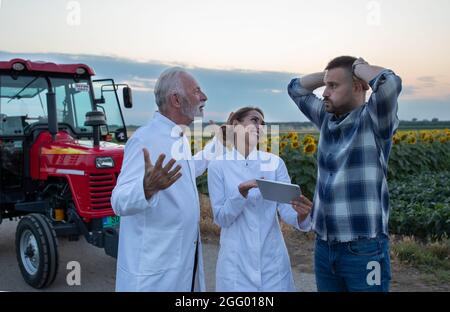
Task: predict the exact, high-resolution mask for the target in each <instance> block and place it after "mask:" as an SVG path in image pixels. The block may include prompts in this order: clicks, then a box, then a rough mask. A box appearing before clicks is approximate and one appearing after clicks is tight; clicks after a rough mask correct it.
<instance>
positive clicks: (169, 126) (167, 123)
mask: <svg viewBox="0 0 450 312" xmlns="http://www.w3.org/2000/svg"><path fill="white" fill-rule="evenodd" d="M153 119H154V120H155V121H156V122H158V123H159V124H160V125H161V126H162V127H163V129H164V130H167V131H168V132H170V133H171V135H172V136H173V137H177V136H182V135H183V128H182V127H180V126H179V125H177V124H176V123H174V122H173V121H172V120H170V119H169V118H167V117H166V116H164V115H163V114H161V113H160V112H158V111H156V112H155V114H154V115H153Z"/></svg>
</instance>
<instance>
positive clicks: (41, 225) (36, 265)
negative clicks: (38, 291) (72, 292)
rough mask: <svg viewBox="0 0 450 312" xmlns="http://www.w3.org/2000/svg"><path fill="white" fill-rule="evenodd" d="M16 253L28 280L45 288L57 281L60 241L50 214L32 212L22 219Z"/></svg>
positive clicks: (35, 286)
mask: <svg viewBox="0 0 450 312" xmlns="http://www.w3.org/2000/svg"><path fill="white" fill-rule="evenodd" d="M16 256H17V262H18V263H19V268H20V271H21V273H22V276H23V278H24V279H25V282H27V284H29V285H30V286H32V287H34V288H44V287H47V286H49V285H50V284H52V283H53V281H54V280H55V277H56V274H57V272H58V241H57V238H56V233H55V230H54V229H53V227H52V225H51V223H50V221H49V220H48V218H47V217H46V216H44V215H42V214H38V213H32V214H29V215H27V216H25V217H23V218H22V219H21V220H20V222H19V224H18V225H17V230H16Z"/></svg>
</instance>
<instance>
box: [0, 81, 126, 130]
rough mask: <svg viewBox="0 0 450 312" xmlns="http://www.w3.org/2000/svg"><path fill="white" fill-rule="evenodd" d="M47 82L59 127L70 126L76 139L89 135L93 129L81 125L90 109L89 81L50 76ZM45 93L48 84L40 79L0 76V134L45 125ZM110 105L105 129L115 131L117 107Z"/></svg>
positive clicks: (117, 116)
mask: <svg viewBox="0 0 450 312" xmlns="http://www.w3.org/2000/svg"><path fill="white" fill-rule="evenodd" d="M50 82H51V85H52V88H53V91H54V93H55V95H56V112H57V120H58V124H60V125H61V124H64V125H66V126H67V125H68V126H70V128H71V130H72V131H73V132H75V134H76V135H77V136H80V137H83V136H86V137H89V136H91V135H92V128H91V127H87V126H84V122H85V119H86V113H87V112H90V111H92V110H93V93H92V92H91V91H92V90H91V87H92V84H91V82H90V80H89V79H86V78H85V79H82V78H80V79H79V80H77V81H75V80H74V79H73V78H69V77H67V78H66V77H61V78H60V77H52V78H50ZM47 92H48V83H47V81H46V79H45V78H43V77H38V76H23V75H19V76H18V77H11V76H10V75H0V135H3V136H8V135H23V133H24V131H26V128H27V127H31V126H32V125H34V124H36V125H37V124H46V123H47V118H48V114H47V98H46V94H47ZM111 106H114V107H110V108H109V110H108V113H109V114H111V116H107V120H109V119H111V121H112V124H111V125H109V127H108V128H113V129H111V130H114V129H115V128H117V127H118V125H117V123H118V120H117V119H119V117H120V116H121V114H120V108H119V106H118V105H111ZM111 110H112V111H111ZM109 117H111V118H109ZM108 124H109V122H108ZM121 124H122V126H123V123H121ZM119 125H120V123H119ZM105 131H107V129H102V133H105Z"/></svg>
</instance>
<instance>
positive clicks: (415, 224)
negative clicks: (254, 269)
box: [191, 129, 450, 238]
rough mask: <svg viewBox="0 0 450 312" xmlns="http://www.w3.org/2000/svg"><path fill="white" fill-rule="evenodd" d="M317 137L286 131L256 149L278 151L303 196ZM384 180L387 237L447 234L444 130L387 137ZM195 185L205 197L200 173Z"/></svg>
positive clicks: (312, 173)
mask: <svg viewBox="0 0 450 312" xmlns="http://www.w3.org/2000/svg"><path fill="white" fill-rule="evenodd" d="M318 139H319V137H318V135H317V134H301V133H298V132H287V133H280V135H279V136H273V137H269V138H268V139H267V141H265V142H263V145H262V146H264V147H265V148H263V149H265V150H267V151H269V152H271V146H274V144H275V145H277V146H278V147H279V156H280V157H281V158H282V159H283V160H284V162H285V163H286V166H287V168H288V171H289V175H290V176H291V179H292V183H295V184H298V185H300V187H301V188H302V192H303V193H304V194H305V195H306V196H307V197H309V198H312V197H313V194H314V189H315V185H316V177H317V162H316V159H317V155H316V154H317V147H318ZM205 141H206V140H205ZM191 144H192V146H194V145H195V144H202V145H204V144H205V142H194V141H192V142H191ZM388 182H389V188H390V201H391V218H390V227H391V232H392V233H396V234H407V235H412V234H413V235H414V234H415V235H416V236H418V237H422V238H429V237H431V238H442V237H448V236H450V130H449V129H445V130H420V131H398V132H397V133H396V134H395V135H394V137H393V146H392V150H391V155H390V159H389V176H388ZM198 186H199V190H200V192H202V193H205V194H207V182H206V174H205V175H203V176H202V177H200V178H199V179H198ZM412 190H413V191H412Z"/></svg>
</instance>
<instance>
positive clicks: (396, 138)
mask: <svg viewBox="0 0 450 312" xmlns="http://www.w3.org/2000/svg"><path fill="white" fill-rule="evenodd" d="M392 141H393V142H394V144H398V143H400V137H398V136H395V135H394V137H393V138H392Z"/></svg>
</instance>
